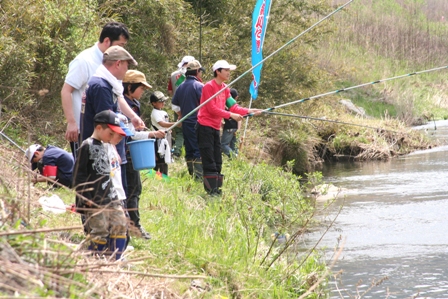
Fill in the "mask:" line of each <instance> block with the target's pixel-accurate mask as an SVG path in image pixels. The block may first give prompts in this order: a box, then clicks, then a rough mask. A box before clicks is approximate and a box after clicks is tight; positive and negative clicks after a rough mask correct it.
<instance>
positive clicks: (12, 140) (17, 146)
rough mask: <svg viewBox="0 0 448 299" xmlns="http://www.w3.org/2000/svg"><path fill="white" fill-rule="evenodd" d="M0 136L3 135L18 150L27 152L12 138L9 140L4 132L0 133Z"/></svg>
mask: <svg viewBox="0 0 448 299" xmlns="http://www.w3.org/2000/svg"><path fill="white" fill-rule="evenodd" d="M0 135H2V136H3V137H5V138H6V139H7V140H8V141H9V142H11V143H12V144H14V145H15V146H16V147H17V148H18V149H20V150H21V151H22V152H24V153H25V150H24V149H23V148H21V147H20V146H19V145H18V144H17V143H15V142H14V141H13V140H12V139H11V138H9V137H8V136H6V135H5V134H4V133H3V132H1V131H0Z"/></svg>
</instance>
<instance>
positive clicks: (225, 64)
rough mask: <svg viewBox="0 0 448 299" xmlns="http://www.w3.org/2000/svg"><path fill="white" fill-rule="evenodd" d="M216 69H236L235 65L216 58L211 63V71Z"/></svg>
mask: <svg viewBox="0 0 448 299" xmlns="http://www.w3.org/2000/svg"><path fill="white" fill-rule="evenodd" d="M217 69H230V70H231V71H233V70H236V65H234V64H229V63H228V62H227V61H225V60H218V61H216V62H215V64H214V65H213V71H216V70H217Z"/></svg>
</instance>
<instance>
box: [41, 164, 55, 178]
mask: <svg viewBox="0 0 448 299" xmlns="http://www.w3.org/2000/svg"><path fill="white" fill-rule="evenodd" d="M42 174H43V176H46V177H49V178H50V179H55V178H56V175H57V174H58V167H57V166H54V165H45V166H44V167H43V169H42Z"/></svg>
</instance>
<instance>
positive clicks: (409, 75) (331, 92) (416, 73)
mask: <svg viewBox="0 0 448 299" xmlns="http://www.w3.org/2000/svg"><path fill="white" fill-rule="evenodd" d="M446 68H448V65H447V66H441V67H436V68H432V69H428V70H424V71H419V72H413V73H409V74H405V75H400V76H396V77H390V78H386V79H381V80H377V81H373V82H368V83H363V84H359V85H355V86H352V87H346V88H342V89H337V90H334V91H330V92H327V93H322V94H318V95H315V96H312V97H309V98H304V99H300V100H297V101H293V102H289V103H285V104H282V105H278V106H275V107H272V108H267V109H265V110H263V112H264V111H272V110H274V109H277V108H281V107H286V106H289V105H293V104H299V103H303V102H306V101H309V100H313V99H317V98H321V97H324V96H328V95H332V94H336V93H340V92H343V91H348V90H352V89H355V88H359V87H364V86H368V85H374V84H377V83H382V82H386V81H391V80H395V79H401V78H406V77H411V76H415V75H420V74H423V73H430V72H434V71H439V70H443V69H446Z"/></svg>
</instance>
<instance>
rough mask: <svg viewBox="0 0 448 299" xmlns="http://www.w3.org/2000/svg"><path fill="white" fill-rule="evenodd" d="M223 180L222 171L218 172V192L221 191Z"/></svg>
mask: <svg viewBox="0 0 448 299" xmlns="http://www.w3.org/2000/svg"><path fill="white" fill-rule="evenodd" d="M223 181H224V175H223V174H222V173H220V174H218V188H217V190H218V191H217V192H218V194H221V193H222V190H221V187H222V183H223Z"/></svg>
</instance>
